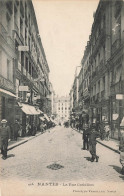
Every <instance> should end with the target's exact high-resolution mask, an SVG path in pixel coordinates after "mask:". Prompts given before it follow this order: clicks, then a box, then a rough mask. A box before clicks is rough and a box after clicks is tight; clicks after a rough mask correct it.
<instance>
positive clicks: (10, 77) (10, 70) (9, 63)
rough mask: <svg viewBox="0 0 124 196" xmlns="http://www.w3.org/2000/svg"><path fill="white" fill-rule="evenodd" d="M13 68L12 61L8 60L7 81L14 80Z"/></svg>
mask: <svg viewBox="0 0 124 196" xmlns="http://www.w3.org/2000/svg"><path fill="white" fill-rule="evenodd" d="M12 71H13V70H12V66H11V61H10V60H8V59H7V79H8V80H11V81H12V79H13V72H12Z"/></svg>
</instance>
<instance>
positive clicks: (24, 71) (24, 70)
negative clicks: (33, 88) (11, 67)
mask: <svg viewBox="0 0 124 196" xmlns="http://www.w3.org/2000/svg"><path fill="white" fill-rule="evenodd" d="M23 75H25V76H26V69H25V68H24V67H23Z"/></svg>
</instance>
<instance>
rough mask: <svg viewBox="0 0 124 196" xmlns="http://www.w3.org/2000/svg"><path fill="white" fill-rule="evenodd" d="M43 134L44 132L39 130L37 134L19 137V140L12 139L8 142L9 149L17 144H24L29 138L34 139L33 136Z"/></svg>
mask: <svg viewBox="0 0 124 196" xmlns="http://www.w3.org/2000/svg"><path fill="white" fill-rule="evenodd" d="M41 134H42V133H41V132H37V133H36V135H35V136H26V137H18V139H17V141H14V140H11V141H10V142H9V144H8V150H11V149H13V148H15V147H17V146H20V145H21V144H24V143H26V142H28V141H29V140H32V139H33V138H35V137H37V136H39V135H41Z"/></svg>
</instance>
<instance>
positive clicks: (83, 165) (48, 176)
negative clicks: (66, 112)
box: [0, 127, 124, 195]
mask: <svg viewBox="0 0 124 196" xmlns="http://www.w3.org/2000/svg"><path fill="white" fill-rule="evenodd" d="M81 148H82V136H81V134H79V133H78V132H76V131H75V130H72V129H71V128H63V127H56V128H53V129H51V130H50V131H47V132H46V133H44V134H41V135H39V136H38V137H36V138H34V139H32V140H30V141H28V142H27V143H25V144H22V145H20V146H18V147H16V148H14V149H12V150H10V151H8V159H7V160H2V159H1V168H0V175H1V180H2V186H1V187H4V190H5V187H7V184H6V182H7V183H8V187H7V190H8V191H9V185H10V184H11V187H12V184H13V185H14V186H15V184H14V183H16V186H17V187H18V186H19V187H18V188H21V183H24V182H26V184H25V186H26V185H29V186H30V187H32V188H33V189H32V188H31V189H30V191H31V193H32V194H31V195H34V194H33V192H32V191H34V190H35V189H34V185H35V184H34V183H35V182H36V183H37V184H39V186H41V185H42V183H44V182H47V183H49V182H50V183H59V185H61V186H62V187H63V188H67V187H66V186H68V185H69V184H71V183H72V184H71V185H69V186H72V187H73V182H76V183H78V182H79V184H80V183H81V184H82V183H87V182H88V183H91V184H94V183H96V182H98V183H100V182H101V183H104V184H103V185H105V184H106V185H107V182H112V183H115V184H117V183H118V182H120V183H121V182H123V180H124V177H123V176H122V175H121V174H120V170H121V165H120V163H119V154H117V153H115V152H113V151H111V150H109V149H107V148H105V147H103V146H102V145H100V144H97V153H98V155H99V157H100V159H99V162H98V163H97V162H93V163H91V162H90V161H89V158H90V154H89V152H88V151H83V150H81ZM54 163H55V165H54V166H58V167H59V166H60V169H58V170H57V168H54V169H55V170H54V169H50V168H49V167H50V166H51V165H52V164H54ZM57 164H58V165H57ZM9 182H10V184H9ZM17 182H19V185H17V184H18V183H17ZM66 182H67V183H69V184H66ZM22 187H23V186H22ZM26 189H27V188H26ZM11 190H12V188H11ZM36 190H37V189H36ZM42 190H44V191H45V190H47V189H45V187H43V186H42ZM62 190H64V189H62ZM112 190H113V189H112ZM13 191H14V190H13ZM22 191H24V190H23V188H22ZM66 193H67V190H66ZM3 195H4V194H3ZM15 195H16V194H15ZM29 195H30V194H29ZM111 195H112V194H111ZM114 195H115V194H114Z"/></svg>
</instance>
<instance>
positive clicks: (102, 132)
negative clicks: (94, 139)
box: [99, 122, 105, 140]
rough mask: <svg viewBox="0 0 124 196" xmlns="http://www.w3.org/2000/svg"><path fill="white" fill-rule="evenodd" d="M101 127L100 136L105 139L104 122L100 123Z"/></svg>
mask: <svg viewBox="0 0 124 196" xmlns="http://www.w3.org/2000/svg"><path fill="white" fill-rule="evenodd" d="M99 129H100V138H101V140H104V139H105V126H104V123H103V122H101V123H100V124H99Z"/></svg>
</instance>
